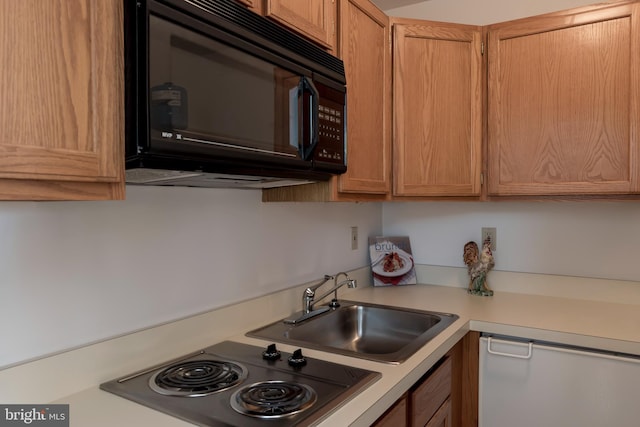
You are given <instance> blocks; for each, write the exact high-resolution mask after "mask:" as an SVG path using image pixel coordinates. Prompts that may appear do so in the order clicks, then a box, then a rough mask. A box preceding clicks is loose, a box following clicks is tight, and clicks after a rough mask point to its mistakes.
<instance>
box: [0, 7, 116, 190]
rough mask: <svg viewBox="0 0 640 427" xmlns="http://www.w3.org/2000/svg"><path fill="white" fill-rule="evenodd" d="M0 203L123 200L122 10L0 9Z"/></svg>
mask: <svg viewBox="0 0 640 427" xmlns="http://www.w3.org/2000/svg"><path fill="white" fill-rule="evenodd" d="M0 19H2V21H3V22H2V23H1V24H0V46H1V48H0V62H2V64H3V66H2V68H1V69H0V84H1V85H2V87H3V95H2V99H3V102H4V104H5V105H6V106H7V108H3V109H2V110H1V111H0V128H2V129H3V133H2V138H1V139H0V149H1V150H2V152H3V154H2V156H0V178H9V179H3V180H2V181H1V182H0V197H1V198H5V199H50V198H51V199H112V198H122V197H123V196H124V179H123V175H124V173H123V167H124V158H123V153H122V149H123V145H124V144H123V126H122V123H123V97H122V44H123V42H122V4H121V2H119V1H116V0H112V1H100V2H94V1H88V0H68V1H61V0H59V1H53V0H52V1H47V2H41V1H38V0H7V1H3V2H0Z"/></svg>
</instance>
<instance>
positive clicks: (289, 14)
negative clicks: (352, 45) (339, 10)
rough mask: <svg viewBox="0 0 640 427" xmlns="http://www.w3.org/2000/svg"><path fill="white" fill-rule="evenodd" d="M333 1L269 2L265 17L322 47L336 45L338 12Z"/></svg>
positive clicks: (283, 0) (295, 0) (285, 0)
mask: <svg viewBox="0 0 640 427" xmlns="http://www.w3.org/2000/svg"><path fill="white" fill-rule="evenodd" d="M335 7H336V5H335V2H334V1H332V0H306V1H300V0H267V1H266V10H265V15H266V16H268V17H270V18H272V19H274V20H276V21H279V22H281V23H283V24H284V25H286V26H288V27H290V28H292V29H293V30H295V31H297V32H299V33H302V34H303V35H305V36H307V37H309V38H310V39H312V40H314V41H315V42H317V43H319V44H321V45H322V46H324V47H326V48H329V49H333V47H334V45H335V28H336V19H335V17H336V10H335Z"/></svg>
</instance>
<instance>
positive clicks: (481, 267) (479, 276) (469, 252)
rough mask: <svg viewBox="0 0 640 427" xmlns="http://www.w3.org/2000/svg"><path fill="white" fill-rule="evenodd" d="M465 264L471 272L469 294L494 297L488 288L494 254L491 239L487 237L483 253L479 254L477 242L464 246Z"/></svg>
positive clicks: (483, 245) (483, 244) (493, 263)
mask: <svg viewBox="0 0 640 427" xmlns="http://www.w3.org/2000/svg"><path fill="white" fill-rule="evenodd" d="M463 259H464V263H465V264H466V266H467V271H468V272H469V279H470V280H469V293H470V294H472V295H481V296H488V297H490V296H492V295H493V291H492V290H491V289H489V286H487V274H488V273H489V270H491V269H492V268H493V266H494V265H495V262H494V261H493V254H492V253H491V238H490V237H487V238H486V239H485V240H484V242H483V243H482V252H480V253H478V245H477V244H476V242H468V243H467V244H466V245H464V255H463Z"/></svg>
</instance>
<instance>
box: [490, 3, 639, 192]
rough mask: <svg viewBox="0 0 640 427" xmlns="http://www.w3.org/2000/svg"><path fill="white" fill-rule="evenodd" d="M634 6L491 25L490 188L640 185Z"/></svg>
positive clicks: (632, 188)
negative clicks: (639, 181) (639, 175)
mask: <svg viewBox="0 0 640 427" xmlns="http://www.w3.org/2000/svg"><path fill="white" fill-rule="evenodd" d="M639 11H640V4H639V3H638V2H634V3H628V4H622V5H618V6H609V7H605V6H600V7H598V8H592V9H585V8H583V9H579V10H574V11H567V12H563V13H556V14H550V15H543V16H540V17H534V18H528V19H523V20H518V21H513V22H510V23H503V24H498V25H494V26H491V27H489V55H488V56H489V58H488V60H489V75H488V84H489V89H488V91H489V94H488V103H489V105H488V159H489V171H488V173H489V188H488V191H489V194H494V195H558V194H597V193H600V194H604V193H630V192H638V191H639V190H640V188H639V183H638V174H639V173H640V172H639V167H638V166H639V165H638V157H639V156H640V151H639V146H640V141H639V139H640V138H639V136H640V120H638V117H640V107H639V103H640V85H639V83H640V55H638V52H640V26H639V22H638V19H639V17H640V15H639Z"/></svg>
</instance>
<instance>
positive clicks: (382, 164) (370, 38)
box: [338, 0, 391, 195]
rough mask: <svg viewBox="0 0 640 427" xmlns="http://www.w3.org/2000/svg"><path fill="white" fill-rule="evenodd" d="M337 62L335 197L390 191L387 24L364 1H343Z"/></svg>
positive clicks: (387, 20) (380, 15) (389, 91)
mask: <svg viewBox="0 0 640 427" xmlns="http://www.w3.org/2000/svg"><path fill="white" fill-rule="evenodd" d="M340 41H341V42H340V56H341V57H342V60H343V61H344V63H345V71H346V74H347V100H348V106H347V107H348V109H347V162H348V167H347V172H346V173H345V174H344V175H341V176H340V177H339V178H338V191H339V192H346V193H369V194H383V195H384V194H388V193H389V192H390V191H391V176H390V174H391V52H390V49H389V18H388V17H387V16H386V15H385V14H384V13H383V12H381V11H380V10H379V9H378V8H376V7H375V6H374V5H373V4H372V3H371V2H370V1H369V0H345V1H342V2H341V10H340Z"/></svg>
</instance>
